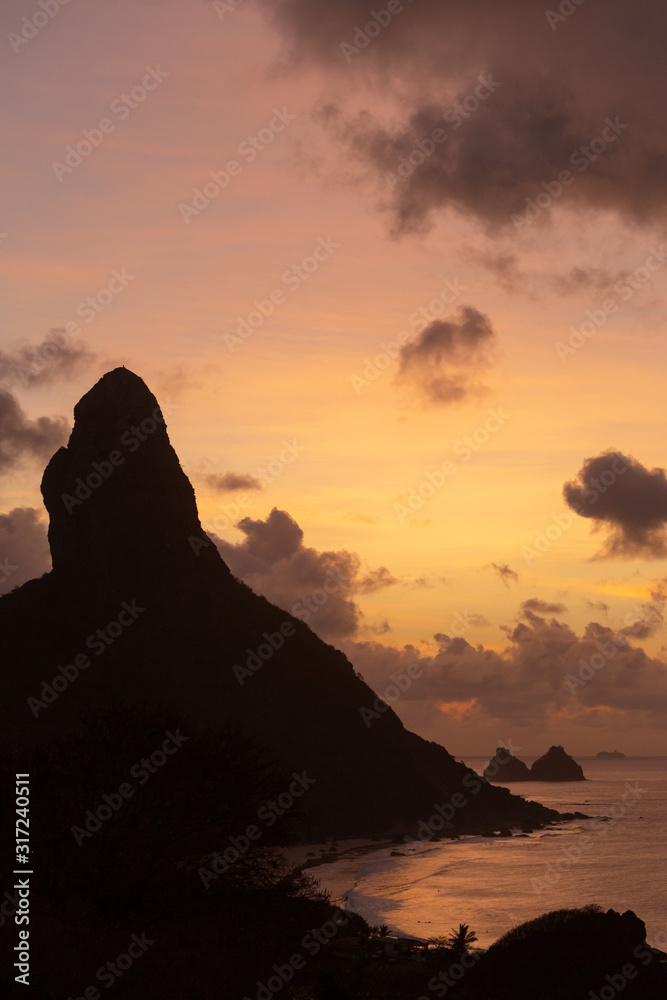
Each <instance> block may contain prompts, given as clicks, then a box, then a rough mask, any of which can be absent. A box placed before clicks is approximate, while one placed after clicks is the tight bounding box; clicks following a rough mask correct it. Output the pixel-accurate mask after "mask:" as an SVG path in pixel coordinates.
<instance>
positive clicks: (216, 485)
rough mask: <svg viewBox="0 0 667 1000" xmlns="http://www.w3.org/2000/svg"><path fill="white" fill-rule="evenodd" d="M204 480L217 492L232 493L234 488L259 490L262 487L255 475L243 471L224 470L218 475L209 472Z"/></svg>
mask: <svg viewBox="0 0 667 1000" xmlns="http://www.w3.org/2000/svg"><path fill="white" fill-rule="evenodd" d="M205 482H206V485H207V486H210V487H211V489H213V490H217V491H218V492H219V493H233V492H234V491H235V490H261V489H262V488H263V487H262V484H261V482H260V481H259V479H257V477H256V476H251V475H248V474H247V473H245V472H225V473H224V474H223V475H220V476H216V475H215V474H210V475H207V476H206V477H205Z"/></svg>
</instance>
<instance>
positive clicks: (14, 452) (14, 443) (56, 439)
mask: <svg viewBox="0 0 667 1000" xmlns="http://www.w3.org/2000/svg"><path fill="white" fill-rule="evenodd" d="M68 433H69V431H68V424H67V421H66V420H65V418H64V417H38V418H37V419H36V420H30V419H29V418H28V417H27V416H26V414H25V412H24V410H23V409H22V408H21V406H20V404H19V402H18V400H17V399H16V397H15V396H13V395H12V393H11V392H9V391H7V390H6V389H0V473H1V472H8V471H9V470H10V469H13V468H14V467H15V466H17V465H19V464H20V463H21V462H22V461H23V460H24V459H31V458H34V459H40V460H44V459H48V458H51V456H52V455H53V453H54V452H55V451H56V449H57V448H59V447H60V446H61V445H62V444H64V443H65V441H66V440H67V436H68Z"/></svg>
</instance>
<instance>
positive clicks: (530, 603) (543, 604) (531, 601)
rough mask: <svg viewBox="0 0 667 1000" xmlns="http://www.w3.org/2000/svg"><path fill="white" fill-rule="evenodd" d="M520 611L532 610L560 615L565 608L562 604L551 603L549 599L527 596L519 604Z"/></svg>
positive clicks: (538, 612) (544, 613)
mask: <svg viewBox="0 0 667 1000" xmlns="http://www.w3.org/2000/svg"><path fill="white" fill-rule="evenodd" d="M521 610H522V611H532V612H536V613H537V614H543V615H562V614H563V612H564V611H567V608H566V607H565V605H564V604H552V603H551V602H550V601H543V600H542V599H541V598H540V597H529V598H528V600H527V601H524V602H523V604H522V605H521Z"/></svg>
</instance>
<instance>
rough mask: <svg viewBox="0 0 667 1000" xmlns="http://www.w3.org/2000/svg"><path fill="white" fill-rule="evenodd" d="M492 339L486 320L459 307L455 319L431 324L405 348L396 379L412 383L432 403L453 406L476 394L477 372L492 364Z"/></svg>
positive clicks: (474, 310) (402, 350)
mask: <svg viewBox="0 0 667 1000" xmlns="http://www.w3.org/2000/svg"><path fill="white" fill-rule="evenodd" d="M495 342H496V335H495V333H494V331H493V328H492V326H491V322H490V320H489V319H488V317H487V316H484V314H483V313H480V312H478V310H477V309H474V308H473V307H472V306H463V307H462V308H461V309H460V310H459V316H458V319H457V318H455V317H450V318H449V319H446V320H435V322H433V323H431V324H429V326H427V327H426V328H425V329H424V330H422V332H421V333H420V334H419V336H418V338H417V340H416V341H413V342H411V343H409V344H405V345H404V346H403V347H402V348H401V353H400V356H399V361H400V368H399V373H398V379H399V380H402V381H405V380H409V381H412V382H413V383H416V384H417V385H418V386H419V387H420V389H421V391H422V392H423V393H424V395H425V396H426V397H427V399H429V400H430V401H431V402H433V403H441V404H448V403H457V402H460V401H461V400H462V399H465V398H466V396H468V395H471V394H476V393H478V392H479V391H480V385H479V382H478V378H477V376H478V372H479V371H480V370H481V369H483V368H488V367H490V365H491V364H492V358H493V349H494V347H495Z"/></svg>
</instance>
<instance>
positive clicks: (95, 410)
mask: <svg viewBox="0 0 667 1000" xmlns="http://www.w3.org/2000/svg"><path fill="white" fill-rule="evenodd" d="M42 495H43V497H44V505H45V506H46V509H47V511H48V512H49V515H50V527H49V544H50V547H51V556H52V560H53V568H54V572H55V573H56V574H61V573H67V574H70V575H72V574H74V575H76V576H78V577H81V578H83V579H86V580H87V579H89V578H91V577H93V578H95V579H98V578H99V576H100V574H101V575H103V576H104V577H106V579H107V581H108V579H109V578H110V577H111V578H112V577H113V575H114V573H122V574H123V575H124V576H125V577H127V576H128V574H132V572H133V571H141V569H142V568H144V569H145V568H147V567H148V566H150V570H151V573H152V574H153V575H154V576H158V575H159V574H160V573H161V572H164V571H165V570H167V569H169V568H170V569H171V570H172V571H175V572H178V571H179V569H180V570H183V569H184V568H185V567H186V566H190V565H191V564H192V562H193V559H194V555H199V557H200V558H199V565H200V566H201V564H202V563H206V562H207V561H208V562H209V563H212V562H215V561H217V562H218V563H219V565H220V567H221V568H222V567H224V563H223V562H222V560H221V559H220V557H219V555H218V553H217V550H216V549H215V547H214V546H213V545H208V546H206V548H205V550H201V551H199V552H196V553H193V547H192V544H191V543H190V541H189V539H190V538H191V537H192V536H195V537H198V538H201V537H202V535H203V532H202V528H201V524H200V522H199V517H198V514H197V506H196V502H195V494H194V490H193V488H192V486H191V485H190V482H189V480H188V478H187V476H186V475H185V473H184V472H183V470H182V469H181V466H180V464H179V461H178V458H177V456H176V453H175V451H174V449H173V448H172V446H171V444H170V443H169V437H168V435H167V428H166V424H165V421H164V417H163V414H162V411H161V409H160V406H159V404H158V401H157V399H156V398H155V396H154V395H153V393H152V392H151V391H150V390H149V389H148V387H147V386H146V384H145V383H144V382H143V381H142V379H140V378H139V377H138V376H137V375H135V374H134V373H133V372H131V371H129V370H128V369H127V368H116V369H114V370H113V371H110V372H107V374H106V375H104V376H103V377H102V378H101V379H100V380H99V382H97V384H96V385H94V386H93V388H92V389H91V390H90V391H89V392H87V393H86V394H85V396H83V397H82V399H81V400H79V402H78V403H77V405H76V406H75V408H74V429H73V430H72V433H71V435H70V439H69V442H68V444H67V446H66V447H64V448H60V449H59V450H58V451H57V452H56V453H55V455H54V456H53V458H52V459H51V461H50V462H49V464H48V466H47V468H46V470H45V472H44V476H43V479H42ZM225 569H226V567H225ZM103 582H104V581H103Z"/></svg>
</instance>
